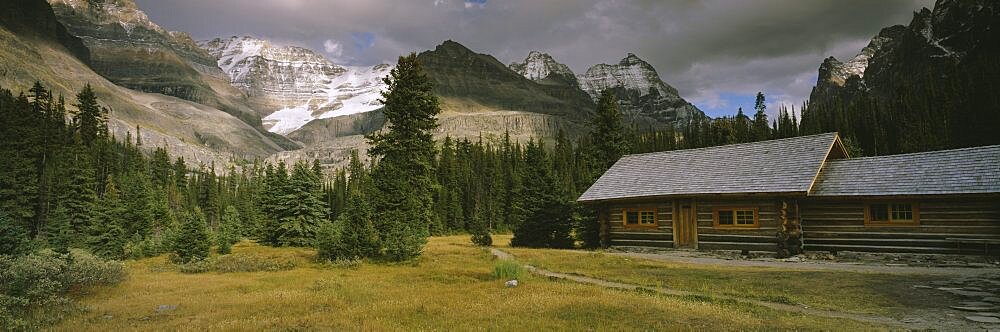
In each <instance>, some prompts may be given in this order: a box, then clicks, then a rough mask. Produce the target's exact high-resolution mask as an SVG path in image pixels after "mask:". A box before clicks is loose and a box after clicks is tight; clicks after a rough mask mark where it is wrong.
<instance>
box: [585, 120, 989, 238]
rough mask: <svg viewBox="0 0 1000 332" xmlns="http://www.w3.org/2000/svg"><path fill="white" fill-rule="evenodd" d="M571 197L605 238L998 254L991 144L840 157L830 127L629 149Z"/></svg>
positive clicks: (836, 138)
mask: <svg viewBox="0 0 1000 332" xmlns="http://www.w3.org/2000/svg"><path fill="white" fill-rule="evenodd" d="M578 201H579V202H581V203H584V204H588V205H592V206H594V207H595V208H596V209H597V211H598V220H599V222H600V224H601V242H602V245H604V246H646V247H666V248H692V249H707V250H741V251H768V252H775V253H776V254H777V255H778V256H791V255H796V254H799V253H801V252H803V251H804V250H811V251H830V252H837V251H858V252H895V253H940V254H990V255H995V254H1000V145H993V146H983V147H973V148H963V149H954V150H942V151H932V152H922V153H911V154H900V155H889V156H878V157H865V158H850V155H849V154H848V152H847V150H846V149H845V148H844V145H843V142H842V141H841V139H840V137H839V136H838V135H837V133H826V134H819V135H810V136H801V137H794V138H786V139H777V140H770V141H762V142H754V143H745V144H732V145H725V146H716V147H708V148H699V149H688V150H675V151H666V152H655V153H645V154H635V155H627V156H624V157H622V158H621V159H620V160H618V161H617V162H616V163H615V164H614V165H613V166H612V167H611V168H610V169H608V171H607V172H605V173H604V174H603V175H602V176H601V177H600V178H599V179H598V180H597V181H596V182H595V183H594V184H593V185H592V186H591V187H590V188H588V189H587V191H586V192H584V193H583V195H581V196H580V198H579V199H578Z"/></svg>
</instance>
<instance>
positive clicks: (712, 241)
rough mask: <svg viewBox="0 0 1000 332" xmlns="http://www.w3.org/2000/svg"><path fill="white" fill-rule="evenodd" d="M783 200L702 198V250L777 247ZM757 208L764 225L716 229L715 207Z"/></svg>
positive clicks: (699, 243)
mask: <svg viewBox="0 0 1000 332" xmlns="http://www.w3.org/2000/svg"><path fill="white" fill-rule="evenodd" d="M779 204H780V201H778V200H777V199H713V200H698V201H697V202H696V208H697V211H698V214H697V221H698V249H708V250H750V251H769V252H774V251H775V250H777V238H776V237H775V234H776V233H777V232H778V229H779V227H780V226H781V222H780V221H779V220H778V209H779V206H780V205H779ZM727 207H739V208H744V207H746V208H757V214H758V222H759V225H760V227H758V228H749V229H726V228H716V227H715V225H714V221H713V213H714V212H713V211H714V209H715V208H727Z"/></svg>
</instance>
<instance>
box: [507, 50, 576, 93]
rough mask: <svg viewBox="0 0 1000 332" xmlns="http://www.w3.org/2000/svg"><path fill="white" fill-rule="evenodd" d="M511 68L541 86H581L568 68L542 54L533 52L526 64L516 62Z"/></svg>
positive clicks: (525, 60) (529, 54) (530, 53)
mask: <svg viewBox="0 0 1000 332" xmlns="http://www.w3.org/2000/svg"><path fill="white" fill-rule="evenodd" d="M509 67H510V69H511V70H513V71H515V72H517V73H518V74H521V76H524V77H525V78H527V79H529V80H532V81H535V82H538V83H541V84H554V85H569V86H579V85H580V83H579V82H577V80H576V75H574V74H573V71H572V70H570V69H569V67H568V66H566V65H564V64H561V63H559V62H556V60H555V59H553V58H552V56H550V55H548V54H545V53H542V52H538V51H531V52H529V53H528V57H527V58H525V59H524V62H514V63H511V64H510V65H509Z"/></svg>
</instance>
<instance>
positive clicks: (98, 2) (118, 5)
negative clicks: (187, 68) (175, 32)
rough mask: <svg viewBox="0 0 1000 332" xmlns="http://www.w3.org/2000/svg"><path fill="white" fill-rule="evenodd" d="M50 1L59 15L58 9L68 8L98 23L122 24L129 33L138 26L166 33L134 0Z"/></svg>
mask: <svg viewBox="0 0 1000 332" xmlns="http://www.w3.org/2000/svg"><path fill="white" fill-rule="evenodd" d="M49 3H51V4H52V5H53V7H54V9H56V10H57V15H59V13H58V10H66V9H67V8H68V9H70V10H73V11H76V12H77V14H78V15H82V16H85V17H86V18H87V19H89V20H90V21H91V22H93V23H96V24H100V25H107V24H117V25H120V26H121V27H122V29H125V31H126V32H127V33H129V34H131V33H132V31H133V30H134V29H135V28H136V27H142V28H145V29H148V30H151V31H156V32H159V33H166V30H164V29H163V28H161V27H160V26H159V25H157V24H156V23H154V22H153V21H152V20H150V19H149V16H147V15H146V13H145V12H143V11H142V10H140V9H139V6H138V5H136V3H135V1H133V0H49Z"/></svg>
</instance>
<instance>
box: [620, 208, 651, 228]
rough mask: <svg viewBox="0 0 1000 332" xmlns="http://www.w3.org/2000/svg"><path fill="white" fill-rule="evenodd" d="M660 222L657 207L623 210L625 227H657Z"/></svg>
mask: <svg viewBox="0 0 1000 332" xmlns="http://www.w3.org/2000/svg"><path fill="white" fill-rule="evenodd" d="M658 224H659V223H658V222H657V221H656V209H643V208H640V209H624V210H622V225H624V226H625V227H649V228H655V227H656V226H657V225H658Z"/></svg>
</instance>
